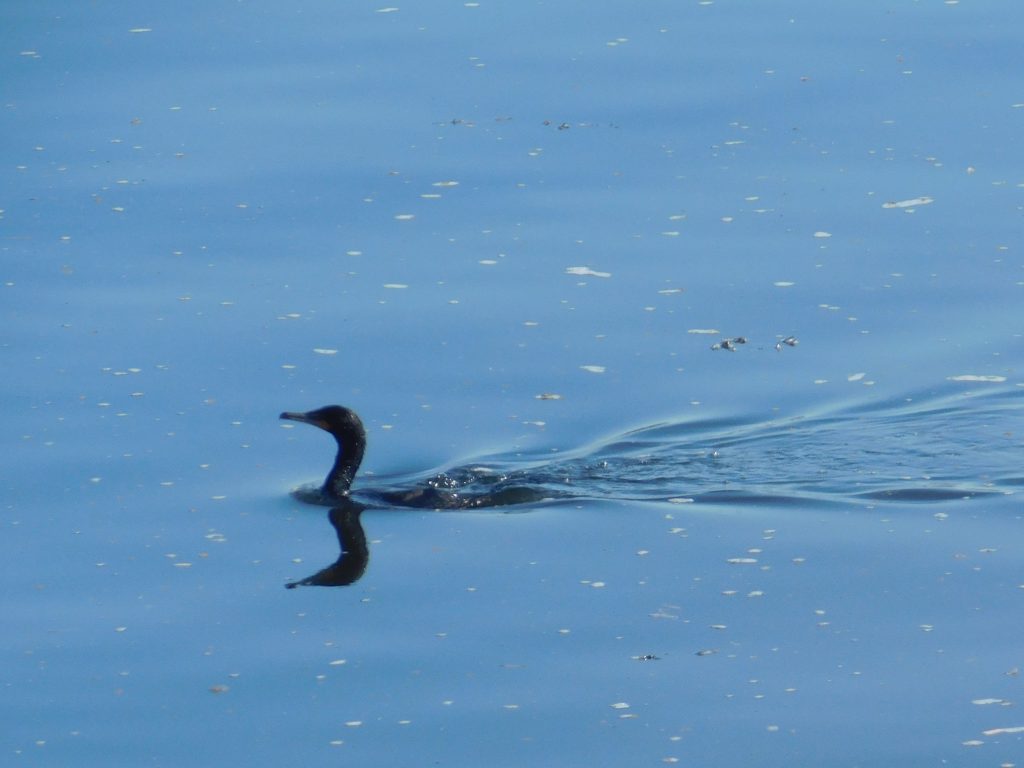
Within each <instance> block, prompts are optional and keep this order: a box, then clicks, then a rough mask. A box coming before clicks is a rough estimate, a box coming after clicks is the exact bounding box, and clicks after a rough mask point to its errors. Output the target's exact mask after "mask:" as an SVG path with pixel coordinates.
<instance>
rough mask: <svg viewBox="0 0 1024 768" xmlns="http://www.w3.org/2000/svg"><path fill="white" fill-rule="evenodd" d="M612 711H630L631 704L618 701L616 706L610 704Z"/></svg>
mask: <svg viewBox="0 0 1024 768" xmlns="http://www.w3.org/2000/svg"><path fill="white" fill-rule="evenodd" d="M608 706H610V707H611V708H612V709H629V704H627V703H626V702H624V701H617V702H615V703H614V704H609V705H608Z"/></svg>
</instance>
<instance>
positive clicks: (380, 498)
mask: <svg viewBox="0 0 1024 768" xmlns="http://www.w3.org/2000/svg"><path fill="white" fill-rule="evenodd" d="M281 418H282V419H288V420H289V421H301V422H302V423H303V424H312V425H313V426H314V427H319V428H320V429H322V430H324V431H325V432H329V433H330V434H331V435H333V436H334V439H335V440H336V441H337V443H338V453H337V455H336V456H335V457H334V466H333V467H331V471H330V472H328V473H327V479H326V480H324V483H323V485H322V486H320V488H319V489H318V490H315V491H314V492H313V493H310V492H309V491H308V490H307V489H304V488H299V489H297V490H296V492H295V495H296V496H297V497H298V498H299V499H301V500H302V501H306V502H309V503H311V504H321V505H326V506H334V505H335V504H337V502H339V501H346V500H348V499H349V492H350V489H351V488H352V481H353V480H354V479H355V476H356V471H357V470H358V469H359V465H360V464H361V463H362V461H363V453H364V452H365V451H366V430H365V429H364V428H363V422H362V421H360V419H359V417H358V416H357V415H356V413H355V411H353V410H351V409H350V408H345V407H344V406H342V405H325V406H324V407H323V408H317V409H316V410H315V411H308V412H306V413H300V412H297V411H285V412H284V413H282V414H281ZM453 472H459V473H460V474H462V475H464V476H465V479H463V480H458V479H455V478H453V477H452V476H451V475H450V474H447V473H441V474H439V475H437V476H435V477H434V478H432V479H430V480H428V481H427V483H426V485H423V486H420V487H417V488H412V489H408V490H402V489H385V490H369V491H367V490H361V491H360V496H361V497H363V498H364V499H365V500H366V501H367V502H368V503H369V504H370V505H371V506H385V507H417V508H419V509H471V508H474V507H503V506H510V505H516V504H530V503H535V502H538V501H543V500H546V499H551V498H556V497H559V496H567V495H571V494H566V493H565V492H564V491H557V490H545V489H543V488H541V487H531V486H524V485H519V484H518V482H517V481H516V480H515V479H513V478H512V477H509V476H507V475H504V474H497V475H494V474H488V475H486V478H487V479H489V480H490V482H489V483H484V485H486V486H487V489H486V490H484V491H482V492H470V493H464V492H463V490H462V489H463V488H465V487H466V485H467V483H468V484H469V485H473V484H475V483H477V482H479V481H482V480H484V478H485V476H484V475H480V474H479V473H477V472H476V471H475V470H463V471H461V472H460V470H453ZM477 487H479V486H477Z"/></svg>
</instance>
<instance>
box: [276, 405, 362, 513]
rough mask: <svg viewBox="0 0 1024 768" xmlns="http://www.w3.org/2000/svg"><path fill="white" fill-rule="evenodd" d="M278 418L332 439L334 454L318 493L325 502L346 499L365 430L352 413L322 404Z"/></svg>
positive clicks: (359, 455) (360, 458) (358, 460)
mask: <svg viewBox="0 0 1024 768" xmlns="http://www.w3.org/2000/svg"><path fill="white" fill-rule="evenodd" d="M281 418H282V419H288V420H289V421H301V422H302V423H303V424H312V425H313V426H314V427H320V429H322V430H324V431H325V432H329V433H330V434H331V435H333V436H334V439H335V440H337V441H338V454H337V456H335V457H334V466H333V467H331V471H330V472H328V473H327V479H326V480H324V484H323V486H322V487H321V488H320V493H321V494H323V496H324V498H325V499H328V500H332V499H333V500H337V499H344V498H347V497H348V491H349V488H351V487H352V480H353V479H355V476H356V470H358V469H359V464H360V463H361V462H362V460H363V452H364V451H365V450H366V430H365V429H364V428H363V422H362V421H360V419H359V417H358V416H357V415H356V413H355V411H353V410H351V409H349V408H345V407H344V406H341V405H326V406H324V407H323V408H317V409H316V410H315V411H308V412H307V413H299V412H296V411H285V412H284V413H282V414H281Z"/></svg>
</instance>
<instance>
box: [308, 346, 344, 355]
mask: <svg viewBox="0 0 1024 768" xmlns="http://www.w3.org/2000/svg"><path fill="white" fill-rule="evenodd" d="M313 352H314V353H316V354H318V355H336V354H338V350H336V349H327V348H325V347H313Z"/></svg>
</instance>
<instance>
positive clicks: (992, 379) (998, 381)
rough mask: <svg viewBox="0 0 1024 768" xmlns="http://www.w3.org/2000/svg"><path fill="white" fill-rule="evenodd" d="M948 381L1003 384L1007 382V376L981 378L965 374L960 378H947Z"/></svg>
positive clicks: (972, 374)
mask: <svg viewBox="0 0 1024 768" xmlns="http://www.w3.org/2000/svg"><path fill="white" fill-rule="evenodd" d="M946 381H978V382H991V383H996V384H1001V383H1002V382H1004V381H1006V377H1005V376H980V375H978V374H974V373H964V374H961V375H959V376H947V377H946Z"/></svg>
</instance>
